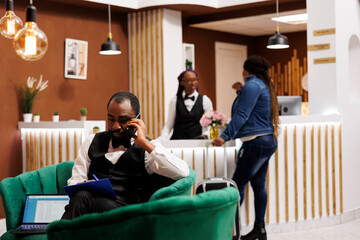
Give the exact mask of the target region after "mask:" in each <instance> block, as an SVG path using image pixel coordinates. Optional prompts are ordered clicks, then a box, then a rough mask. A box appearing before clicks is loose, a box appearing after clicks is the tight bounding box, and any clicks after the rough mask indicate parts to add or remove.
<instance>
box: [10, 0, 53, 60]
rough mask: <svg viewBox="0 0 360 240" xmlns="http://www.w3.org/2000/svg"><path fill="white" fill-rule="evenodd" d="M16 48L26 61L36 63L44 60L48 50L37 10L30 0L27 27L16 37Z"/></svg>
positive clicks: (27, 11) (27, 9)
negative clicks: (39, 26) (38, 23)
mask: <svg viewBox="0 0 360 240" xmlns="http://www.w3.org/2000/svg"><path fill="white" fill-rule="evenodd" d="M14 48H15V51H16V53H17V54H18V55H19V56H20V57H21V58H22V59H24V60H27V61H36V60H39V59H40V58H42V57H43V56H44V55H45V53H46V51H47V48H48V40H47V37H46V35H45V33H44V32H43V31H41V30H40V29H39V28H38V26H37V24H36V8H35V6H34V5H33V4H32V0H30V5H29V6H28V7H27V8H26V23H25V26H24V27H23V28H22V29H21V30H20V31H19V32H18V33H17V34H16V35H15V38H14Z"/></svg>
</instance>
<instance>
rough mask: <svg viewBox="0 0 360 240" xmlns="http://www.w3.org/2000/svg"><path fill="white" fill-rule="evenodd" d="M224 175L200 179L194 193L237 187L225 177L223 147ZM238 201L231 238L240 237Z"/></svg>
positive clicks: (236, 239)
mask: <svg viewBox="0 0 360 240" xmlns="http://www.w3.org/2000/svg"><path fill="white" fill-rule="evenodd" d="M209 146H210V144H208V145H207V146H206V148H207V154H206V165H207V166H208V156H209V155H208V154H209V151H208V150H209ZM223 159H224V176H225V177H207V178H206V179H205V180H203V181H201V182H200V183H199V184H198V185H197V187H196V190H195V194H198V193H202V192H206V191H209V190H215V189H222V188H225V187H234V188H236V189H237V185H236V183H235V182H234V181H233V180H231V179H228V178H226V176H227V157H226V151H225V147H224V156H223ZM208 170H209V169H208V167H206V176H209V174H208ZM239 211H240V201H239V202H238V206H237V208H236V215H235V223H234V231H233V240H238V239H240V212H239Z"/></svg>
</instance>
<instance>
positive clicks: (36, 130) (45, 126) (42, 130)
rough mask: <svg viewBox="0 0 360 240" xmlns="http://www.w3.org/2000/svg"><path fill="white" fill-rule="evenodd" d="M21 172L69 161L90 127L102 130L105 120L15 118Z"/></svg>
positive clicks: (90, 132)
mask: <svg viewBox="0 0 360 240" xmlns="http://www.w3.org/2000/svg"><path fill="white" fill-rule="evenodd" d="M18 127H19V129H20V132H21V140H22V159H23V172H27V171H33V170H36V169H39V168H42V167H44V166H47V165H53V164H57V163H60V162H64V161H72V160H74V159H75V158H76V156H77V154H78V150H79V147H80V145H81V143H82V142H83V141H84V140H85V138H86V137H87V136H88V135H89V134H92V133H93V131H94V130H93V128H94V127H98V128H99V129H98V130H99V131H105V121H60V122H47V121H42V122H30V123H28V122H19V124H18Z"/></svg>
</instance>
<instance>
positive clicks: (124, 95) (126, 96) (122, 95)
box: [107, 91, 140, 115]
mask: <svg viewBox="0 0 360 240" xmlns="http://www.w3.org/2000/svg"><path fill="white" fill-rule="evenodd" d="M113 99H114V100H115V101H116V102H117V103H122V102H123V101H125V100H129V101H130V104H131V108H132V110H133V111H134V113H135V115H138V114H139V112H140V103H139V99H138V98H137V97H136V96H135V95H134V94H132V93H131V92H125V91H121V92H117V93H114V95H112V96H111V98H110V100H109V102H108V103H107V109H108V108H109V104H110V102H111V100H113Z"/></svg>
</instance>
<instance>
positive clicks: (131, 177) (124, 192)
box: [88, 131, 149, 204]
mask: <svg viewBox="0 0 360 240" xmlns="http://www.w3.org/2000/svg"><path fill="white" fill-rule="evenodd" d="M110 138H111V135H110V133H109V132H108V131H106V132H100V133H97V134H96V135H95V137H94V139H93V141H92V142H91V145H90V148H89V151H88V155H89V158H90V160H91V164H90V167H89V172H88V179H93V176H92V174H95V175H96V176H97V177H98V178H99V179H101V178H109V180H110V182H111V184H112V186H113V188H114V191H115V193H116V195H117V200H118V201H120V202H122V203H125V204H133V203H139V202H144V201H147V200H148V198H149V196H147V195H148V194H147V193H146V191H144V187H145V186H146V182H147V180H148V177H149V174H148V173H147V171H146V169H145V162H144V159H145V150H144V149H143V148H141V147H139V146H137V145H135V144H133V145H132V146H131V147H130V148H129V149H127V150H126V151H125V152H124V153H123V154H122V155H121V157H120V158H119V160H118V161H117V163H116V164H112V163H111V162H110V161H109V160H107V159H106V158H105V153H107V151H108V148H109V143H110Z"/></svg>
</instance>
